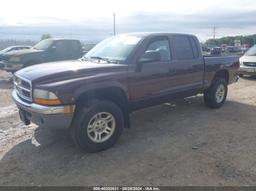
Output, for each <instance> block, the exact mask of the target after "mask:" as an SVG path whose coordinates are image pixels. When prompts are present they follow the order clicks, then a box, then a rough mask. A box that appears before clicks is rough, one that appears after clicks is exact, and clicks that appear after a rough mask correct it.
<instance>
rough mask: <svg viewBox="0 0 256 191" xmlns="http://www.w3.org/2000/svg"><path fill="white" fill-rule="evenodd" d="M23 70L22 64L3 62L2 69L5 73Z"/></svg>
mask: <svg viewBox="0 0 256 191" xmlns="http://www.w3.org/2000/svg"><path fill="white" fill-rule="evenodd" d="M21 68H23V64H20V63H10V62H3V63H2V69H3V70H5V71H7V72H16V71H18V70H20V69H21Z"/></svg>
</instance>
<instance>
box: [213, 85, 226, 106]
mask: <svg viewBox="0 0 256 191" xmlns="http://www.w3.org/2000/svg"><path fill="white" fill-rule="evenodd" d="M225 93H226V89H225V86H224V85H223V84H220V85H219V87H218V88H217V91H216V95H215V96H216V101H217V103H221V102H222V101H223V100H224V98H225Z"/></svg>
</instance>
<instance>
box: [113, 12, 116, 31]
mask: <svg viewBox="0 0 256 191" xmlns="http://www.w3.org/2000/svg"><path fill="white" fill-rule="evenodd" d="M113 32H114V36H116V14H115V13H113Z"/></svg>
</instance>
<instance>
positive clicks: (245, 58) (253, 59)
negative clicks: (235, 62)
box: [240, 55, 256, 62]
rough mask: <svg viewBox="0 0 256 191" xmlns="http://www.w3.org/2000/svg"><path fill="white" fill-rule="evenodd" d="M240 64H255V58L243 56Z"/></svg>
mask: <svg viewBox="0 0 256 191" xmlns="http://www.w3.org/2000/svg"><path fill="white" fill-rule="evenodd" d="M240 62H256V56H247V55H244V56H242V57H241V58H240Z"/></svg>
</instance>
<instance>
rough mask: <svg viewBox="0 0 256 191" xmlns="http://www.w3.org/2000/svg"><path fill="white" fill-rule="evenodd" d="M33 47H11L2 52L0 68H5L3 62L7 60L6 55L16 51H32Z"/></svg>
mask: <svg viewBox="0 0 256 191" xmlns="http://www.w3.org/2000/svg"><path fill="white" fill-rule="evenodd" d="M30 48H31V46H10V47H8V48H5V49H3V50H1V51H0V68H1V67H3V61H4V60H5V58H6V57H5V54H6V53H8V52H11V51H15V50H24V49H30Z"/></svg>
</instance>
